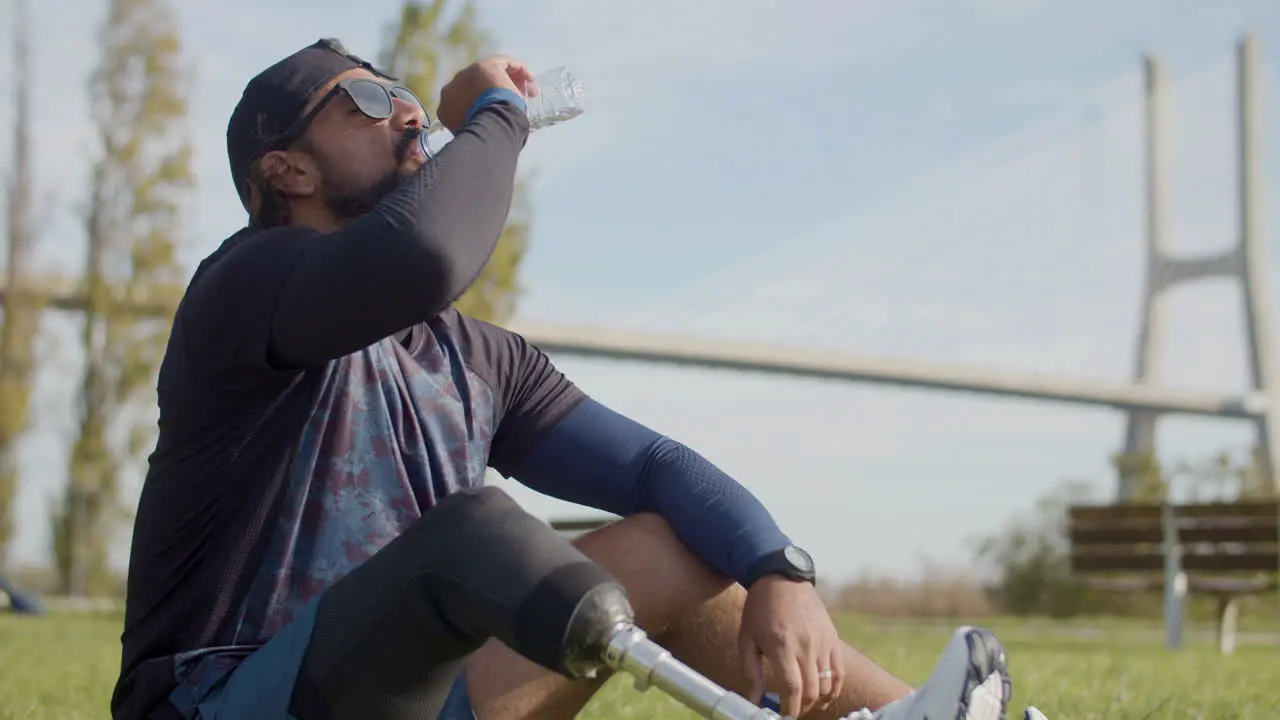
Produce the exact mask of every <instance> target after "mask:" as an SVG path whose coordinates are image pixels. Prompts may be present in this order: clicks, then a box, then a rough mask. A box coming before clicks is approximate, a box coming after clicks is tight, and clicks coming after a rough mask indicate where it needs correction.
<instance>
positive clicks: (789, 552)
mask: <svg viewBox="0 0 1280 720" xmlns="http://www.w3.org/2000/svg"><path fill="white" fill-rule="evenodd" d="M783 554H784V555H786V558H787V562H789V563H791V564H792V565H794V566H795V567H796V568H798V569H799V570H800V572H806V573H809V572H813V558H811V557H809V553H807V552H805V551H804V550H801V549H800V548H798V547H796V546H795V545H788V546H787V549H786V550H784V551H783Z"/></svg>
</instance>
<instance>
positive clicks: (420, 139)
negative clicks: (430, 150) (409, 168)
mask: <svg viewBox="0 0 1280 720" xmlns="http://www.w3.org/2000/svg"><path fill="white" fill-rule="evenodd" d="M426 140H427V134H426V133H423V132H415V133H410V134H406V135H405V137H404V139H403V140H402V141H401V145H400V148H399V150H400V152H399V153H398V155H399V156H400V162H406V161H408V160H410V159H413V160H426V159H427V148H426Z"/></svg>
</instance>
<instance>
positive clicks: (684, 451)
mask: <svg viewBox="0 0 1280 720" xmlns="http://www.w3.org/2000/svg"><path fill="white" fill-rule="evenodd" d="M516 477H517V479H518V480H519V481H520V482H521V484H524V485H526V486H528V487H530V488H532V489H534V490H537V491H539V492H542V493H545V494H547V495H551V496H552V497H557V498H560V499H561V500H567V501H569V502H574V503H578V504H580V505H587V506H589V507H594V508H597V509H599V510H604V511H606V512H611V513H615V514H617V515H622V516H626V515H633V514H635V513H640V512H652V513H656V514H658V515H660V516H662V517H663V518H665V519H666V521H667V522H668V523H670V524H671V527H672V529H673V530H674V531H675V534H676V536H677V537H679V538H680V540H681V541H682V542H683V543H684V544H685V545H686V546H688V548H689V549H690V551H692V552H693V554H694V555H696V556H697V557H698V558H699V559H701V560H702V561H703V562H705V563H707V564H708V565H710V566H711V567H712V568H714V569H716V570H718V571H719V572H721V573H724V574H725V575H728V576H729V577H731V578H733V579H734V580H737V581H738V582H742V581H743V579H744V578H745V577H746V574H747V570H748V569H749V568H750V566H751V564H752V563H754V562H755V561H756V560H757V559H759V558H760V557H761V556H763V555H765V554H766V553H769V552H772V551H774V550H777V549H778V548H781V547H785V546H786V545H788V544H790V542H791V541H790V540H789V539H788V538H787V536H786V535H784V534H783V533H782V530H781V529H779V528H778V525H777V523H775V522H774V520H773V518H772V517H771V516H770V515H769V512H768V511H767V510H765V508H764V506H763V505H762V504H760V501H759V500H757V499H756V497H755V496H754V495H752V494H751V492H750V491H748V490H747V489H746V488H744V487H743V486H742V485H740V484H739V483H737V482H736V481H734V480H733V479H732V478H730V477H729V476H728V475H726V474H725V473H724V472H723V471H722V470H720V469H719V468H717V467H716V466H715V465H713V464H711V462H710V461H708V460H707V459H706V458H704V457H702V456H701V455H699V454H698V453H696V452H694V451H693V450H691V449H689V448H688V447H686V446H685V445H683V444H681V443H679V442H676V441H675V440H672V439H671V438H668V437H664V436H662V435H659V434H658V433H656V432H654V431H653V430H650V429H649V428H647V427H645V426H643V425H641V424H640V423H637V422H635V421H634V420H631V419H629V418H626V417H624V416H622V415H620V414H618V413H616V412H614V411H612V410H610V409H609V408H607V407H605V406H604V405H601V404H600V403H598V402H595V401H594V400H591V399H590V398H587V399H585V400H583V401H582V402H581V403H580V404H579V405H578V406H577V407H576V408H574V409H573V411H572V412H570V413H569V414H568V415H567V416H566V417H565V418H564V419H563V420H561V421H560V422H559V423H557V424H556V426H555V427H553V428H552V429H551V430H550V431H549V432H548V433H547V435H546V436H545V437H544V438H543V439H542V440H541V442H539V443H538V445H537V446H536V447H535V448H534V450H533V452H532V453H530V455H529V457H528V459H527V460H526V461H525V462H524V463H523V465H522V466H521V468H520V471H519V472H518V473H517V475H516Z"/></svg>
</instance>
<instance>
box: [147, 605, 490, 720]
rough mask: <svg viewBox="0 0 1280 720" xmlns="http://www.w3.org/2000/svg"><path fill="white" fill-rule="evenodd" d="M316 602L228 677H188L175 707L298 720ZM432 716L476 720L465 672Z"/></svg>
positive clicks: (197, 713) (251, 718)
mask: <svg viewBox="0 0 1280 720" xmlns="http://www.w3.org/2000/svg"><path fill="white" fill-rule="evenodd" d="M319 600H320V599H319V598H316V599H315V600H313V601H312V602H310V603H308V604H307V605H306V606H305V607H304V608H303V609H302V610H301V611H300V612H299V613H298V615H297V616H296V617H295V618H294V619H293V622H291V623H289V624H288V625H286V626H285V627H284V628H283V629H282V630H281V631H280V632H278V633H276V635H275V637H273V638H271V640H269V641H267V643H266V644H265V645H263V646H262V647H261V648H259V649H258V650H256V651H254V652H253V653H251V654H250V655H248V656H247V657H245V659H244V660H243V661H242V662H240V663H239V665H237V666H236V668H235V669H234V670H232V671H231V672H230V673H229V674H223V673H216V672H215V673H211V675H210V677H209V678H208V679H207V680H203V681H202V680H201V679H198V678H189V679H188V681H187V682H186V683H184V684H183V685H182V686H180V687H179V688H178V689H177V690H175V691H174V693H173V695H172V696H171V698H172V701H173V703H174V705H176V706H177V707H178V709H179V711H181V712H182V713H183V714H184V715H186V716H187V717H191V718H194V719H195V720H296V718H294V717H293V716H292V715H290V714H289V701H290V699H291V698H292V696H293V686H294V682H295V681H296V680H297V678H298V671H299V669H300V668H301V667H302V659H303V656H304V655H305V654H306V651H307V643H308V642H309V641H310V638H311V630H312V628H314V627H315V621H316V608H317V606H318V604H319ZM198 672H199V671H197V673H198ZM436 717H437V720H476V714H475V710H474V709H472V707H471V698H470V697H469V696H468V695H467V683H466V675H465V673H459V674H458V677H457V679H456V680H454V683H453V687H452V688H451V689H450V691H449V696H448V698H447V699H446V700H445V703H444V707H442V708H441V709H440V714H439V715H437V716H436Z"/></svg>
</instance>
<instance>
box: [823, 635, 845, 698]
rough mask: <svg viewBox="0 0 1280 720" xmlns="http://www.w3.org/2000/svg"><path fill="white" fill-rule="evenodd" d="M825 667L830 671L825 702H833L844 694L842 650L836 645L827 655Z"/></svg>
mask: <svg viewBox="0 0 1280 720" xmlns="http://www.w3.org/2000/svg"><path fill="white" fill-rule="evenodd" d="M827 663H828V664H827V667H828V668H829V669H830V670H831V690H830V692H828V693H827V702H828V703H830V702H834V701H835V700H836V699H837V698H839V697H840V695H841V694H842V693H844V650H843V649H842V646H841V645H840V644H839V643H837V644H836V646H835V647H834V648H832V649H831V652H830V653H828V657H827Z"/></svg>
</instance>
